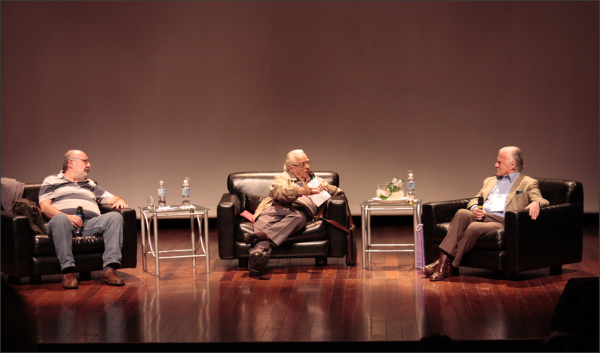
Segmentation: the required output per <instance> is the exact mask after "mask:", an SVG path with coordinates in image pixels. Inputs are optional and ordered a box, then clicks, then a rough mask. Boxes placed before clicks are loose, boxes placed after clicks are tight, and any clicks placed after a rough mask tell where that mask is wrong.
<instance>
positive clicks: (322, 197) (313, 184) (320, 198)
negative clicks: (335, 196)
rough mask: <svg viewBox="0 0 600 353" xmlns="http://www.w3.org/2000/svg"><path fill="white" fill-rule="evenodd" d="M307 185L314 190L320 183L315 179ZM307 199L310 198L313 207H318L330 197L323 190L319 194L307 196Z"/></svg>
mask: <svg viewBox="0 0 600 353" xmlns="http://www.w3.org/2000/svg"><path fill="white" fill-rule="evenodd" d="M307 185H308V187H310V188H313V189H316V188H318V187H319V185H321V182H320V181H319V180H317V178H315V179H313V180H311V181H310V182H309V183H308V184H307ZM308 197H310V199H311V200H312V201H313V202H314V203H315V205H316V206H317V207H319V206H321V205H322V204H323V202H325V201H327V200H329V198H331V195H329V193H328V192H327V191H326V190H323V191H321V193H320V194H315V195H308Z"/></svg>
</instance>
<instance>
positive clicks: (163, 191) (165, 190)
mask: <svg viewBox="0 0 600 353" xmlns="http://www.w3.org/2000/svg"><path fill="white" fill-rule="evenodd" d="M166 195H167V189H158V196H166Z"/></svg>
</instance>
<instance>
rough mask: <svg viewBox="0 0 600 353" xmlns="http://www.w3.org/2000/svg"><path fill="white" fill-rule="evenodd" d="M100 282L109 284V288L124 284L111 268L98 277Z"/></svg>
mask: <svg viewBox="0 0 600 353" xmlns="http://www.w3.org/2000/svg"><path fill="white" fill-rule="evenodd" d="M100 282H102V283H106V284H110V285H111V286H123V285H125V282H123V280H122V279H121V277H119V275H118V274H117V273H116V272H115V270H114V269H113V268H109V269H108V270H106V272H102V274H101V275H100Z"/></svg>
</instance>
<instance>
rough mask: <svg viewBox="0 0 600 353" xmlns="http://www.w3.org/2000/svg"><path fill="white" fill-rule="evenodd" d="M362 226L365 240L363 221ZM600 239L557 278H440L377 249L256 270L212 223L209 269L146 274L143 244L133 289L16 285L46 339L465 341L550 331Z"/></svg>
mask: <svg viewBox="0 0 600 353" xmlns="http://www.w3.org/2000/svg"><path fill="white" fill-rule="evenodd" d="M160 232H161V236H160V237H161V238H160V239H161V240H160V242H161V249H162V250H166V249H176V248H184V247H190V239H189V230H187V229H164V230H161V231H160ZM357 235H358V239H359V243H358V247H359V249H360V246H361V244H360V230H358V234H357ZM373 236H374V239H377V242H388V243H398V242H402V241H409V240H410V239H411V237H412V235H411V226H406V225H400V226H376V227H374V229H373ZM138 237H139V234H138ZM140 244H141V243H140ZM598 247H599V245H598V225H597V224H595V225H588V226H586V227H585V235H584V252H583V261H582V262H581V263H578V264H571V265H566V266H564V267H563V273H562V274H561V275H555V276H549V271H548V269H543V270H539V271H528V272H523V273H520V274H519V275H518V276H517V279H516V280H515V281H507V280H499V279H494V278H493V277H492V272H491V271H483V270H475V269H471V268H461V274H460V276H458V277H452V278H450V279H447V280H445V281H441V282H431V281H429V280H427V279H424V278H423V275H422V274H421V272H420V271H418V270H415V268H414V260H413V254H412V253H385V254H384V253H381V254H373V263H372V266H371V269H369V270H364V269H363V268H362V258H361V256H360V254H359V263H358V264H357V266H353V267H347V266H346V265H345V260H344V259H335V258H329V259H328V265H327V266H325V267H318V266H314V259H295V260H290V259H285V260H271V261H270V262H269V264H268V266H267V270H268V271H267V272H266V274H265V275H263V276H261V277H249V276H248V271H247V269H246V268H239V267H238V266H237V261H235V260H226V261H224V260H220V259H219V256H218V251H217V239H216V229H211V230H210V253H211V272H210V273H209V274H207V273H206V266H205V261H204V259H199V260H198V265H197V267H196V268H195V269H194V268H192V267H191V263H192V261H191V259H166V260H161V276H160V278H157V277H156V276H155V275H154V270H155V268H154V259H153V258H152V256H149V257H148V272H144V271H143V270H142V259H141V245H139V247H138V266H137V268H135V269H123V270H119V271H118V272H119V273H120V274H121V276H122V277H123V279H124V280H125V282H126V285H125V286H123V287H112V286H108V285H103V284H101V283H100V273H99V272H94V273H92V279H91V280H89V281H83V282H82V283H81V284H80V286H79V289H78V290H63V289H62V287H61V285H60V280H61V276H60V275H56V276H44V277H43V278H42V284H41V285H28V284H27V280H26V279H25V280H24V283H25V284H22V285H20V286H12V285H11V286H12V287H13V288H15V289H16V290H17V291H18V292H19V293H20V294H21V295H22V296H23V298H24V299H25V301H26V303H27V304H28V305H29V307H30V309H31V317H30V319H31V322H32V323H33V326H34V327H35V330H36V335H37V340H38V343H39V344H42V345H44V344H53V343H84V344H88V343H132V342H141V343H150V342H160V343H167V342H173V343H190V342H212V343H215V342H236V343H241V342H254V343H256V342H297V343H307V342H323V343H327V342H329V343H331V342H357V344H358V343H361V342H374V343H375V342H379V343H381V342H401V341H411V342H416V341H418V340H419V339H420V338H422V337H425V336H429V335H431V334H434V333H439V334H441V335H447V336H449V337H450V338H452V339H453V340H463V341H468V340H543V339H544V338H546V337H548V335H550V334H551V333H552V329H551V327H550V319H551V316H552V314H553V312H554V309H555V307H556V304H557V302H558V300H559V298H560V296H561V294H562V292H563V289H564V287H565V285H566V283H567V281H568V280H569V279H570V278H581V277H593V276H598V272H599V264H598V258H599V256H598ZM2 276H3V278H6V276H5V275H2ZM44 347H46V348H47V347H51V345H46V346H44ZM228 347H231V346H228ZM241 347H243V346H241ZM248 347H251V346H246V348H248ZM304 347H309V346H304ZM317 347H319V346H317ZM325 347H329V346H321V349H318V348H317V350H323V348H325ZM346 347H348V346H346ZM357 347H358V346H357ZM63 348H64V347H63ZM241 350H245V349H244V348H241ZM246 350H250V349H246ZM311 350H312V348H311ZM375 350H377V349H375ZM379 350H381V349H379ZM392 350H393V348H392Z"/></svg>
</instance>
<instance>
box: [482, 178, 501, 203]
mask: <svg viewBox="0 0 600 353" xmlns="http://www.w3.org/2000/svg"><path fill="white" fill-rule="evenodd" d="M497 183H498V179H496V178H494V179H492V182H491V183H489V185H486V187H485V189H484V190H483V192H482V193H481V196H483V201H484V202H485V200H487V199H488V197H489V196H490V193H491V192H492V189H493V188H494V186H496V184H497Z"/></svg>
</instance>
